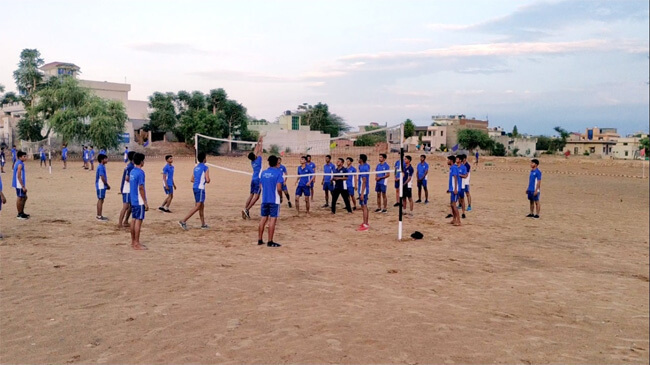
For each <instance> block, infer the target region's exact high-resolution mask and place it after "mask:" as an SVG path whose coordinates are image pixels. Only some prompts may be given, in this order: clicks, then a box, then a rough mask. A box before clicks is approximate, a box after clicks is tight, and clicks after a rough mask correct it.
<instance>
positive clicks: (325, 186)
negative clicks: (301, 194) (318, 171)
mask: <svg viewBox="0 0 650 365" xmlns="http://www.w3.org/2000/svg"><path fill="white" fill-rule="evenodd" d="M333 190H334V185H332V182H331V181H330V182H328V181H325V183H324V184H323V191H333Z"/></svg>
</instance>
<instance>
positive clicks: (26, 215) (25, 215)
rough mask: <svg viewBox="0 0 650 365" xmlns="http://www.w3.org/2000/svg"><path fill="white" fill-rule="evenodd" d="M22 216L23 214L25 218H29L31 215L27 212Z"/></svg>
mask: <svg viewBox="0 0 650 365" xmlns="http://www.w3.org/2000/svg"><path fill="white" fill-rule="evenodd" d="M23 216H24V217H25V218H27V219H29V217H31V215H29V214H27V213H23Z"/></svg>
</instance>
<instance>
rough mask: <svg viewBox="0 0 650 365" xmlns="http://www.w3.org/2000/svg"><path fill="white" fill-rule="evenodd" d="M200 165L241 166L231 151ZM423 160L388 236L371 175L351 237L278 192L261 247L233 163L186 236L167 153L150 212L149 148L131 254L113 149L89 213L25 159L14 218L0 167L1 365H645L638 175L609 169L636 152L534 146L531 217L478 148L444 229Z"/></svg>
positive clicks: (440, 168)
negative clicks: (400, 224)
mask: <svg viewBox="0 0 650 365" xmlns="http://www.w3.org/2000/svg"><path fill="white" fill-rule="evenodd" d="M393 158H394V157H393V156H391V158H390V159H389V162H390V164H391V166H392V165H393V162H394V159H393ZM208 162H211V163H215V164H221V165H224V166H228V167H231V168H233V167H234V168H238V169H242V170H245V171H249V170H250V164H249V163H248V162H247V160H246V158H245V157H241V158H237V159H234V158H229V159H226V158H209V161H208ZM288 162H289V163H288V165H289V172H290V173H294V172H295V163H296V161H295V159H290V161H288ZM315 162H316V163H317V165H318V166H321V167H322V164H323V160H322V159H320V158H317V159H316V160H315ZM429 162H430V164H431V172H430V179H429V189H430V192H431V196H432V198H431V200H432V202H431V203H430V204H428V205H422V204H416V206H415V211H414V216H413V217H412V218H406V219H405V222H404V232H405V236H407V237H408V236H409V235H410V233H411V232H413V231H415V230H418V231H420V232H422V233H423V234H424V239H422V240H420V241H412V240H405V241H402V242H399V241H397V237H396V236H397V208H393V207H392V204H393V203H394V201H395V195H394V190H393V189H389V203H390V205H391V207H390V208H389V213H388V214H384V215H381V214H376V213H371V216H370V226H371V229H370V231H368V232H357V231H355V228H357V226H358V225H359V224H360V223H361V213H360V212H359V211H357V212H355V213H354V214H352V215H347V214H344V213H345V212H344V211H343V209H340V210H339V213H337V214H336V215H334V216H332V215H331V214H330V213H329V211H327V210H325V209H321V208H315V209H313V212H312V213H311V214H310V215H307V214H305V213H304V212H303V213H300V214H299V215H298V214H296V213H295V210H291V209H288V208H287V207H286V203H285V205H284V206H283V207H282V211H281V218H280V220H279V222H278V229H277V233H276V241H277V242H280V243H281V244H283V247H281V248H278V249H274V248H268V247H266V246H262V247H258V246H257V245H256V240H257V231H256V230H257V225H258V218H259V203H258V205H256V207H255V208H254V210H253V211H252V218H253V219H252V220H250V221H248V220H246V221H244V220H242V218H241V214H240V211H241V208H242V207H243V204H244V202H245V200H246V198H247V195H248V186H249V178H248V177H247V176H245V175H240V174H235V173H230V172H223V171H219V170H216V169H215V168H211V169H210V174H211V177H212V179H213V181H212V183H210V184H209V185H208V187H207V200H206V215H207V223H208V224H209V225H210V229H209V230H208V231H203V230H200V229H199V225H200V224H199V220H198V215H197V216H195V217H193V218H192V219H191V220H190V221H189V222H188V225H189V226H190V230H189V231H187V232H186V231H182V230H181V228H180V227H179V226H178V224H177V223H176V222H177V221H178V220H179V219H181V218H182V217H183V216H184V215H185V214H186V213H187V211H188V210H189V209H190V208H191V207H192V206H193V204H194V201H193V194H192V191H191V185H190V182H189V179H190V174H191V170H192V168H193V160H192V159H190V158H178V159H177V161H176V163H175V165H176V184H177V185H178V190H177V191H176V194H175V198H174V202H173V203H172V205H171V210H172V211H173V213H171V214H168V213H162V212H160V211H157V210H156V209H157V207H158V206H159V204H160V203H161V202H162V200H163V198H164V195H163V190H162V186H161V185H162V182H161V181H162V177H161V169H162V167H163V165H164V161H163V159H162V158H157V159H155V158H150V159H149V160H146V165H145V167H144V170H145V172H146V174H147V194H148V197H149V203H150V207H151V210H150V211H149V212H147V216H146V219H145V221H144V224H143V231H142V242H143V243H144V244H145V245H147V246H148V247H149V250H148V251H139V252H138V251H133V250H131V249H130V248H129V246H128V243H129V240H130V237H129V233H128V232H127V231H124V230H119V229H117V228H116V221H117V216H118V214H119V210H120V207H121V199H120V197H119V196H118V195H117V188H118V187H119V179H120V176H121V171H122V169H123V166H124V164H123V163H122V162H119V161H115V160H111V161H110V162H109V164H108V165H107V169H108V180H109V183H110V184H111V185H112V187H113V190H111V191H109V193H108V194H107V199H106V203H105V207H104V215H106V216H108V217H109V218H110V222H108V223H100V222H97V221H96V220H95V204H96V196H95V188H94V172H88V171H84V170H83V169H81V167H80V165H81V162H71V163H70V164H69V168H68V170H62V169H61V167H62V166H61V165H60V162H59V161H56V163H55V164H54V173H53V174H52V175H49V174H48V173H47V171H46V169H39V167H38V164H37V163H34V162H31V161H30V162H28V163H27V167H26V169H27V179H28V180H27V186H28V189H29V193H28V196H29V200H28V201H27V208H26V212H27V213H29V214H31V215H32V218H31V219H30V220H29V221H20V220H16V218H15V216H16V208H15V193H14V191H13V190H12V189H11V173H10V172H9V173H6V174H3V175H2V180H3V184H4V193H5V195H6V196H7V200H8V202H7V205H4V206H3V207H2V211H1V212H0V232H2V233H3V234H4V236H5V238H4V240H2V241H0V362H2V363H74V362H78V363H266V364H273V363H406V364H416V363H494V362H496V363H624V362H632V363H648V348H649V332H648V331H649V330H648V326H649V316H648V314H649V309H648V296H649V288H648V286H649V283H648V271H649V267H648V264H649V258H648V249H649V245H648V234H649V228H648V219H649V215H648V209H649V208H648V207H649V197H648V179H647V178H646V179H640V178H630V177H620V176H609V175H641V173H642V172H641V164H640V162H636V163H632V162H617V161H601V160H588V159H571V160H564V159H560V158H552V157H548V158H542V159H541V165H540V169H541V170H542V172H543V173H544V175H543V180H542V200H541V201H542V213H541V219H539V220H533V219H531V218H526V217H525V215H526V214H528V202H527V200H526V196H525V193H524V192H525V190H526V186H527V182H528V170H529V167H528V162H527V160H526V159H504V158H501V159H489V158H488V159H485V160H482V161H481V163H480V164H479V166H478V169H476V170H475V171H473V172H472V180H471V192H472V199H473V204H472V206H473V211H472V212H468V213H467V219H465V220H463V226H462V227H452V226H451V225H449V224H447V222H448V220H446V219H445V215H446V214H447V213H448V210H449V205H448V199H449V198H448V195H447V194H446V193H445V191H446V186H447V170H446V164H445V165H443V164H444V160H443V157H438V158H433V157H432V158H431V161H429ZM370 163H371V165H372V166H373V167H374V165H376V163H377V161H376V157H375V156H371V161H370ZM486 163H488V164H490V165H491V166H486ZM265 165H266V163H265ZM472 165H474V164H472ZM647 173H648V172H647V170H646V174H647ZM596 174H600V175H596ZM646 176H647V175H646ZM318 181H319V182H320V179H319V180H318ZM289 186H290V190H293V181H291V182H290V183H289ZM373 189H374V186H373ZM323 200H324V198H323V193H322V191H320V190H317V194H316V200H315V205H316V206H320V205H322V204H323ZM370 207H371V209H372V210H374V209H375V207H376V203H375V199H374V197H373V196H372V195H371V204H370Z"/></svg>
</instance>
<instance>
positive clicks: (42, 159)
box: [38, 146, 47, 167]
mask: <svg viewBox="0 0 650 365" xmlns="http://www.w3.org/2000/svg"><path fill="white" fill-rule="evenodd" d="M38 156H39V158H40V167H43V165H45V166H47V162H45V148H43V146H41V147H40V148H39V149H38Z"/></svg>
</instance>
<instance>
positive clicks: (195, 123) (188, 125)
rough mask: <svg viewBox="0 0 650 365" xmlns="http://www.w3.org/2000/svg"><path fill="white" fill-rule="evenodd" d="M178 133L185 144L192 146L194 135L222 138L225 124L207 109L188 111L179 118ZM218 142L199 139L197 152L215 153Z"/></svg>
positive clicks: (219, 117)
mask: <svg viewBox="0 0 650 365" xmlns="http://www.w3.org/2000/svg"><path fill="white" fill-rule="evenodd" d="M178 131H179V133H180V134H181V135H182V136H183V138H184V140H185V142H186V143H191V144H194V135H195V134H196V133H200V134H203V135H206V136H217V137H222V136H223V135H224V134H225V133H227V127H226V123H225V121H224V120H223V118H222V116H221V114H217V115H214V114H212V113H211V112H208V110H207V109H200V110H188V111H187V112H185V113H183V115H182V116H181V119H180V122H179V125H178ZM220 145H221V143H220V142H216V141H212V140H208V139H205V138H201V139H199V150H201V151H206V152H213V153H217V152H218V148H219V146H220Z"/></svg>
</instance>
